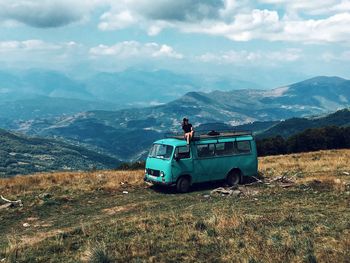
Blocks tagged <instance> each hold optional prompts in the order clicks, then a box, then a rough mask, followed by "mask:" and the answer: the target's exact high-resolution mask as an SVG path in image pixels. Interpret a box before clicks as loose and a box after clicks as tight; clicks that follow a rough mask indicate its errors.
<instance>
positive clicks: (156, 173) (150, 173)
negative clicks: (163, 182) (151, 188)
mask: <svg viewBox="0 0 350 263" xmlns="http://www.w3.org/2000/svg"><path fill="white" fill-rule="evenodd" d="M146 171H147V174H149V175H153V176H156V177H159V176H160V171H159V170H153V169H149V168H147V169H146Z"/></svg>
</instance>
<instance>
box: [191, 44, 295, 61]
mask: <svg viewBox="0 0 350 263" xmlns="http://www.w3.org/2000/svg"><path fill="white" fill-rule="evenodd" d="M301 57H302V51H301V50H300V49H293V48H290V49H286V50H283V51H268V52H264V51H255V52H252V51H246V50H242V51H236V50H231V51H227V52H221V53H217V54H215V53H205V54H203V55H200V56H197V57H196V59H197V60H199V61H201V62H207V63H216V64H256V63H262V64H275V63H277V62H294V61H297V60H299V59H301Z"/></svg>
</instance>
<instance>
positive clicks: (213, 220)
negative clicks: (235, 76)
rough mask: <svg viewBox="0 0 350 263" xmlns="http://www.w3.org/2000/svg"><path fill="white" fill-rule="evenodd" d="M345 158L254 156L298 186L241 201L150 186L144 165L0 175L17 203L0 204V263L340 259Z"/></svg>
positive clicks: (346, 213) (258, 191)
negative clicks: (140, 168) (138, 168)
mask: <svg viewBox="0 0 350 263" xmlns="http://www.w3.org/2000/svg"><path fill="white" fill-rule="evenodd" d="M349 158H350V150H339V151H321V152H314V153H305V154H293V155H288V156H275V157H264V158H260V160H259V161H260V171H261V173H263V174H264V176H265V177H266V178H267V179H271V178H276V177H278V176H282V175H284V176H285V177H287V178H289V179H290V180H293V181H295V184H292V185H290V186H289V187H287V188H285V187H281V185H279V184H275V183H273V182H272V183H270V184H267V185H266V184H263V185H262V184H252V185H249V184H247V185H243V186H240V189H241V190H242V192H243V194H241V195H240V196H238V197H232V196H231V197H230V196H229V197H227V196H220V195H213V196H210V195H209V193H210V190H212V189H213V188H214V187H215V186H220V185H208V184H205V185H199V186H195V187H194V188H193V191H192V192H191V193H188V194H176V193H174V192H173V191H172V190H166V189H159V188H153V187H149V186H147V185H145V184H144V183H143V180H142V179H143V171H127V172H124V171H103V172H102V171H101V172H100V171H97V172H90V173H89V172H86V173H77V172H76V173H74V172H66V173H44V174H36V175H32V176H19V177H13V178H9V179H0V193H1V194H2V195H3V196H5V197H6V198H8V199H21V200H22V201H23V207H15V208H7V209H0V221H1V222H2V223H1V224H0V259H2V258H3V259H4V260H6V261H8V262H34V261H35V262H77V261H83V262H116V261H118V262H180V261H185V262H198V261H202V262H203V261H205V262H239V261H240V262H290V261H291V262H316V261H317V262H346V261H347V260H348V259H349V258H350V251H349V247H350V232H349V228H350V225H349V220H348V219H349V218H350V207H349V198H350V195H349V193H350V192H349V191H350V189H349V182H350V176H349V173H348V172H350V164H349V162H348V160H349ZM287 186H288V185H287ZM123 191H127V192H124V193H123ZM0 202H1V201H0ZM103 258H104V259H105V261H103V260H102V259H103ZM94 260H95V261H94Z"/></svg>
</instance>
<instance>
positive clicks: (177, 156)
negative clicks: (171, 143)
mask: <svg viewBox="0 0 350 263" xmlns="http://www.w3.org/2000/svg"><path fill="white" fill-rule="evenodd" d="M174 160H175V161H177V162H178V161H179V160H180V157H179V154H178V153H175V154H174Z"/></svg>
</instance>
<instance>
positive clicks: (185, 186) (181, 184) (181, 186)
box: [176, 177, 191, 193]
mask: <svg viewBox="0 0 350 263" xmlns="http://www.w3.org/2000/svg"><path fill="white" fill-rule="evenodd" d="M190 184H191V182H190V179H189V178H188V177H180V179H179V180H178V181H177V183H176V190H177V191H178V192H180V193H187V192H188V190H190Z"/></svg>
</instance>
